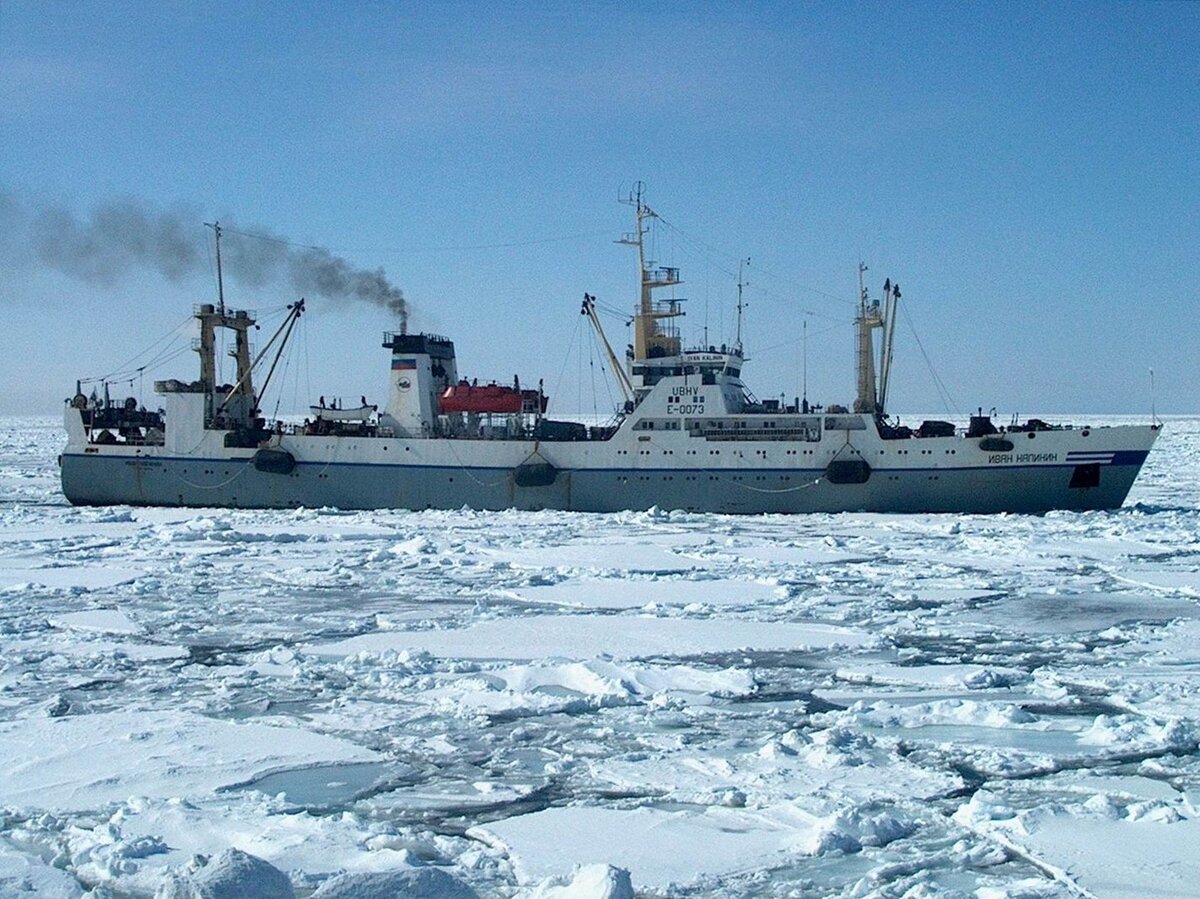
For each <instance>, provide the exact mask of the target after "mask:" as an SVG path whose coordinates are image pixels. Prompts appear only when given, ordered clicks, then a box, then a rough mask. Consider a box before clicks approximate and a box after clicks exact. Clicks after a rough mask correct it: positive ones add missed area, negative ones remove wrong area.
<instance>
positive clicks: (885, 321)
mask: <svg viewBox="0 0 1200 899" xmlns="http://www.w3.org/2000/svg"><path fill="white" fill-rule="evenodd" d="M866 271H867V267H866V266H865V265H864V264H863V263H861V262H860V263H859V264H858V316H857V317H856V318H855V319H854V339H855V354H856V356H857V365H856V370H857V373H858V392H857V394H856V395H855V399H854V411H855V412H865V413H868V414H870V415H876V416H882V415H883V414H884V410H885V407H886V405H887V393H888V386H889V384H890V382H891V376H892V346H893V342H894V340H895V335H896V306H897V304H898V303H899V302H900V285H899V284H893V283H892V279H891V278H888V279H887V280H886V281H884V282H883V305H882V306H881V305H880V303H879V300H872V299H871V298H870V296H869V295H868V294H867V288H866V284H865V283H864V282H863V275H864V273H865V272H866ZM876 328H879V329H880V330H881V331H882V332H883V339H882V344H881V346H880V352H879V372H878V376H876V371H875V338H874V335H873V334H872V332H873V331H874V330H875V329H876Z"/></svg>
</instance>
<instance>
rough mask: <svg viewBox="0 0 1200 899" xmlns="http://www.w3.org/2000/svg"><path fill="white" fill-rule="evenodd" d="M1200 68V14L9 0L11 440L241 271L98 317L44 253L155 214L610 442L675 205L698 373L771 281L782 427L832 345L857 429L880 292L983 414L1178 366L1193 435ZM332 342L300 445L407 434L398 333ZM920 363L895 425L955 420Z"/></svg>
mask: <svg viewBox="0 0 1200 899" xmlns="http://www.w3.org/2000/svg"><path fill="white" fill-rule="evenodd" d="M1198 47H1200V4H1195V3H1138V4H1127V3H1056V4H1049V3H1004V4H984V3H884V4H874V3H812V4H807V3H652V2H649V3H638V4H618V3H544V4H537V5H535V6H534V7H533V8H532V9H528V10H526V9H518V8H517V7H516V5H511V6H505V7H500V8H497V7H496V6H494V5H488V4H482V3H479V4H467V3H403V2H397V3H337V4H329V3H267V2H263V3H253V4H227V5H225V6H219V5H212V4H201V3H163V4H151V3H120V2H105V3H89V2H78V3H44V2H28V3H26V2H14V0H0V213H2V214H3V215H4V216H5V228H4V231H5V233H4V235H3V236H0V254H3V255H2V257H0V261H2V262H3V266H2V267H0V314H3V316H4V320H5V327H4V331H3V333H4V337H3V338H2V340H3V345H4V348H5V351H4V352H3V353H2V354H0V377H2V378H3V382H4V383H5V385H6V389H5V391H4V392H3V395H2V398H0V411H4V412H18V411H22V412H23V411H29V412H54V411H56V410H57V408H58V406H59V404H60V402H61V400H62V398H63V397H65V396H67V395H68V394H69V393H71V392H72V389H73V386H74V385H73V382H74V379H75V378H76V377H81V376H90V375H96V374H101V373H103V372H105V371H108V370H111V369H113V368H116V367H118V366H119V365H120V364H121V363H123V362H124V361H125V360H126V359H127V358H129V357H130V356H133V355H134V354H135V353H136V352H137V351H138V350H140V349H142V348H143V347H144V346H146V345H149V344H150V343H151V342H152V341H154V340H155V339H157V338H158V337H159V336H160V335H162V334H164V333H167V332H169V331H170V330H171V329H172V328H174V327H176V326H177V325H179V324H180V323H181V322H182V321H183V320H184V319H185V318H186V316H187V315H188V313H189V312H190V310H191V306H192V304H193V303H196V302H204V301H207V300H209V299H211V297H212V296H213V294H214V292H215V289H214V286H213V279H212V277H211V273H210V270H209V269H208V267H207V265H206V266H205V268H204V271H203V272H200V273H197V274H195V275H194V276H189V277H186V278H183V279H181V280H178V281H170V280H167V279H164V278H163V277H161V276H160V275H159V274H157V273H155V272H154V271H152V270H149V269H140V268H138V267H136V266H135V267H132V268H130V269H128V270H126V271H124V272H123V273H121V274H120V275H119V276H115V277H112V278H108V279H104V280H103V283H99V282H98V281H97V280H95V279H93V280H91V281H88V280H80V279H79V278H77V277H73V276H71V275H70V274H66V273H64V272H62V271H61V270H58V269H56V268H55V267H54V266H53V265H50V264H48V263H47V262H46V261H45V260H43V259H41V258H39V257H38V256H37V254H36V253H32V252H30V250H29V247H28V245H27V241H26V239H25V237H26V235H25V230H26V226H27V225H28V223H29V222H30V221H31V220H33V219H34V218H36V216H37V215H39V214H40V213H41V212H44V211H45V210H46V209H57V210H60V211H65V212H66V213H68V214H69V215H72V216H75V217H77V218H78V219H80V220H81V221H86V220H87V219H88V217H89V215H91V213H92V211H93V210H94V209H96V208H98V207H103V206H105V205H107V204H112V203H114V202H126V201H127V202H130V203H133V204H135V205H137V206H138V207H140V208H145V209H146V210H149V211H150V212H152V213H154V214H157V215H164V214H169V215H173V216H176V217H178V218H179V220H181V221H184V222H189V223H192V224H193V225H194V232H193V233H191V235H190V238H189V239H193V240H195V241H197V242H198V245H201V246H202V245H203V243H204V241H205V240H206V238H207V233H206V230H205V229H204V228H203V226H202V224H201V223H202V222H203V221H211V220H212V219H213V218H215V217H220V218H222V219H223V220H225V221H227V222H234V223H236V225H237V226H238V227H240V228H244V229H251V228H262V229H268V230H269V231H270V232H271V233H272V234H274V235H278V236H286V237H287V238H288V239H290V240H292V241H295V242H298V243H301V244H311V245H319V246H323V247H327V248H329V249H331V250H332V251H333V252H335V253H338V254H340V255H342V256H344V257H345V258H346V259H347V260H348V261H349V262H350V263H352V264H353V265H355V266H361V267H363V268H367V269H375V268H379V267H382V268H383V269H384V270H385V271H386V273H387V275H388V277H389V279H390V280H391V281H393V282H394V283H395V284H397V285H399V286H400V287H401V288H402V289H403V290H404V292H405V294H406V296H407V298H408V300H409V302H410V304H411V308H412V322H411V325H412V328H413V329H414V330H418V329H419V330H433V331H437V332H441V333H445V334H447V335H448V336H450V337H452V338H453V339H454V340H455V342H456V345H457V347H458V355H459V364H460V371H462V372H463V373H464V374H467V375H468V376H478V377H480V378H481V379H490V378H496V379H509V378H511V376H512V375H513V374H514V373H519V374H520V375H521V379H522V381H523V382H532V381H535V380H536V379H537V378H539V377H540V378H544V379H545V382H546V387H547V390H548V391H549V392H551V393H552V394H553V395H554V396H553V403H554V406H556V407H557V408H559V409H561V410H564V411H575V410H577V409H578V410H580V411H589V412H590V411H592V410H593V408H599V409H600V410H601V411H603V410H604V409H606V408H607V407H608V405H609V401H608V393H607V390H606V389H604V388H603V387H600V388H599V389H598V390H595V391H594V390H593V388H592V381H593V377H592V371H593V369H592V368H591V367H590V361H591V359H592V358H594V356H593V354H594V351H593V350H591V348H590V339H588V338H587V335H586V334H584V333H583V332H582V331H580V330H579V328H580V327H581V317H580V316H579V315H578V303H579V299H580V297H581V296H582V294H583V292H584V291H588V292H589V293H593V294H596V295H598V296H599V297H600V298H601V300H602V301H603V302H604V303H606V304H607V305H609V306H613V307H618V308H621V309H631V308H632V306H633V304H634V302H635V300H636V272H635V265H634V260H633V257H632V253H631V251H630V250H629V249H628V248H625V247H621V246H619V245H616V244H614V243H613V240H614V239H615V238H617V237H619V236H620V234H621V232H623V231H628V230H630V228H631V221H630V214H629V209H628V208H627V207H625V206H621V205H619V204H618V203H617V202H616V200H617V197H618V195H619V193H620V192H621V191H622V190H627V189H628V187H629V185H630V184H631V183H632V182H633V181H635V180H637V179H641V180H642V181H644V182H645V183H646V185H647V188H648V192H649V193H648V199H649V202H650V203H651V205H652V206H654V207H655V208H656V209H657V210H658V211H659V212H660V213H661V214H662V216H663V217H664V219H665V220H666V221H667V222H669V223H670V225H671V226H672V227H662V228H660V229H658V231H657V232H656V234H655V243H654V255H655V258H656V259H657V260H658V261H659V262H660V263H662V264H671V265H678V266H680V267H681V269H682V270H683V277H684V279H685V281H686V284H685V285H684V286H683V287H682V288H681V290H680V291H679V295H680V296H683V297H686V298H687V299H688V301H689V302H688V308H689V310H690V312H689V316H688V318H687V319H685V321H684V334H685V337H686V338H687V339H688V341H689V342H691V341H692V340H696V341H698V340H699V339H700V338H701V336H702V334H703V329H704V326H705V322H706V321H707V324H708V333H709V338H710V341H711V342H720V340H721V339H729V338H730V337H732V329H733V324H732V323H733V308H734V302H735V301H734V297H735V295H736V288H735V280H736V269H737V259H738V258H741V257H749V258H750V260H751V263H750V267H749V269H748V272H747V276H746V277H747V279H748V281H749V282H750V286H749V287H748V288H747V291H746V296H747V299H748V300H749V305H748V308H747V314H746V343H747V349H748V354H749V356H750V357H751V359H752V362H751V364H750V365H748V366H747V368H746V371H745V375H746V378H747V381H748V382H749V384H750V386H751V387H752V388H753V389H754V390H755V392H756V393H757V394H758V395H759V396H763V397H767V396H773V395H779V394H780V393H783V394H786V395H788V396H792V395H794V394H796V393H797V392H798V391H799V384H800V369H801V365H800V357H801V341H800V337H801V333H802V326H803V323H804V322H805V321H807V323H808V325H807V332H808V335H809V339H808V342H807V345H808V359H809V371H808V383H809V394H810V397H811V398H812V399H814V400H816V401H826V402H848V401H849V399H850V398H851V396H852V391H853V369H852V367H851V361H852V359H851V349H852V329H851V319H852V317H853V301H854V298H855V295H856V265H857V263H858V261H859V260H860V259H863V260H865V261H866V263H867V265H868V266H869V268H870V270H869V272H868V283H869V284H870V285H871V287H872V289H873V290H874V291H875V292H876V293H878V290H879V286H880V285H881V284H882V281H883V279H884V277H889V276H890V277H892V278H893V279H895V280H898V281H899V282H900V284H901V285H902V288H903V293H904V302H905V306H906V308H907V312H908V316H909V320H911V322H912V324H913V325H914V327H915V329H916V333H917V335H919V337H920V340H921V345H922V346H923V347H924V350H925V352H926V353H928V356H929V358H930V359H931V360H932V365H933V368H934V370H935V371H936V372H937V374H938V375H939V376H940V378H941V380H942V382H944V384H945V386H946V389H947V392H948V394H949V396H950V398H951V400H952V404H951V410H961V411H966V410H968V409H973V408H974V407H976V406H980V405H982V406H984V407H992V406H995V407H996V408H997V409H998V410H999V411H1000V413H1001V414H1002V415H1005V416H1007V415H1008V414H1009V413H1011V412H1014V411H1015V412H1020V413H1028V412H1033V411H1051V412H1054V411H1061V412H1079V413H1096V414H1099V413H1105V412H1113V413H1116V412H1142V411H1147V410H1148V409H1149V405H1150V391H1149V378H1148V369H1149V368H1151V367H1153V368H1154V369H1155V374H1156V381H1157V394H1158V396H1157V401H1158V409H1159V411H1160V412H1179V413H1187V412H1192V413H1194V412H1197V411H1200V400H1198V399H1197V391H1196V389H1195V381H1196V371H1197V370H1198V369H1200V326H1197V324H1196V316H1195V314H1194V312H1193V311H1192V310H1194V308H1195V307H1196V305H1197V302H1198V301H1197V297H1196V291H1197V286H1198V285H1200V262H1198V254H1197V248H1198V247H1200V161H1198V160H1200V153H1198V152H1197V147H1198V146H1200V133H1198V132H1200V91H1198V90H1197V84H1198V83H1200V51H1198V50H1197V48H1198ZM229 239H230V240H236V239H238V238H236V237H231V238H229ZM242 239H244V238H242ZM227 246H228V243H227ZM201 252H205V253H206V252H207V250H203V249H202V250H201ZM294 293H295V292H294V290H292V288H291V286H290V285H289V284H286V283H266V284H262V285H259V286H258V287H255V288H253V289H251V288H250V287H249V286H248V285H244V284H238V283H232V282H231V283H229V284H227V295H228V297H229V299H230V302H231V303H233V304H238V305H245V306H248V307H250V308H255V309H258V310H260V311H266V310H269V309H273V308H278V307H280V306H282V305H283V304H285V303H287V302H289V301H291V300H293V299H294V298H295V296H294ZM310 309H311V313H310V315H309V316H308V317H307V321H306V323H305V333H304V336H303V338H302V341H303V342H302V344H298V346H300V347H301V348H302V350H303V352H301V351H300V350H297V351H296V354H295V356H294V358H293V362H294V364H293V365H292V366H291V367H290V368H289V375H288V377H289V379H290V381H289V382H288V383H287V385H286V386H285V388H284V393H283V394H282V405H281V409H282V410H288V409H289V408H291V407H300V406H302V405H304V404H305V402H306V399H308V398H311V397H315V396H316V395H317V394H325V395H327V396H331V395H339V394H340V395H345V396H349V397H355V398H357V397H358V396H359V395H360V394H362V393H366V394H368V395H369V396H371V398H372V399H376V398H380V397H381V396H382V394H383V391H384V389H385V382H386V370H385V363H386V354H385V353H384V351H383V350H382V349H381V348H380V340H379V338H380V334H381V332H382V331H384V330H386V329H390V328H392V327H394V323H393V321H392V319H391V318H390V317H389V315H388V314H387V313H386V312H385V311H384V310H383V309H381V308H378V307H374V306H370V305H368V304H344V303H339V302H328V301H318V300H313V301H312V302H311V304H310ZM606 327H607V329H608V333H609V336H610V338H611V339H612V340H613V342H614V343H615V344H618V345H623V344H624V343H625V342H626V334H627V332H626V327H625V325H624V324H623V322H622V321H620V320H619V319H616V318H611V319H608V320H607V322H606ZM897 337H898V345H897V351H896V362H897V365H896V370H895V374H894V392H893V401H892V403H891V405H892V408H893V409H894V410H896V411H898V412H901V413H904V412H913V413H915V412H945V411H947V406H946V403H945V402H944V401H943V399H942V398H941V397H940V395H939V392H938V390H937V389H936V387H935V384H934V379H933V377H932V376H931V374H930V370H929V367H928V366H927V365H926V362H925V360H924V358H923V356H922V353H921V351H920V350H919V348H918V346H917V344H916V341H915V339H914V336H913V332H912V331H910V330H909V326H908V324H907V321H904V322H901V324H900V326H899V328H898V330H897ZM194 367H195V360H194V358H193V357H191V356H189V355H187V354H184V355H183V356H182V357H181V358H179V359H178V360H176V362H175V364H174V366H173V367H172V368H171V370H169V371H167V370H161V371H158V372H155V373H154V374H155V375H157V376H158V377H166V376H172V375H174V376H181V377H192V376H193V369H194ZM147 377H149V375H148V376H147ZM596 377H597V378H599V376H598V375H597V376H596ZM145 386H146V387H147V388H148V387H149V384H148V383H147V384H146V385H145ZM114 390H116V391H118V392H121V391H126V392H127V388H125V387H114ZM268 408H269V409H270V408H274V403H273V402H271V403H268Z"/></svg>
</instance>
